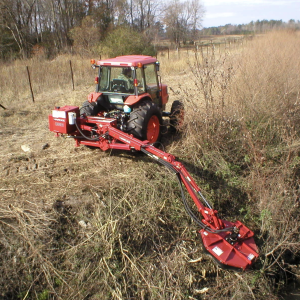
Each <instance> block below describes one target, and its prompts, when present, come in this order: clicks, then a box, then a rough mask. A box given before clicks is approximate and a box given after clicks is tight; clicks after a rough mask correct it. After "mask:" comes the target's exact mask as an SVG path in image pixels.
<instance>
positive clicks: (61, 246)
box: [0, 31, 300, 300]
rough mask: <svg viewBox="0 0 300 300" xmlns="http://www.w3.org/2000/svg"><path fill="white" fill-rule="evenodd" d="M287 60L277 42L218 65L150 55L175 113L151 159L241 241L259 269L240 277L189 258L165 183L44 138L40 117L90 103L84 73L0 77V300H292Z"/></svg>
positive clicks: (294, 249)
mask: <svg viewBox="0 0 300 300" xmlns="http://www.w3.org/2000/svg"><path fill="white" fill-rule="evenodd" d="M299 51H300V36H299V34H297V33H295V32H286V31H282V32H273V33H269V34H267V35H265V36H263V37H259V38H254V39H253V40H252V41H248V42H247V43H243V44H242V45H240V47H237V46H235V47H232V48H231V49H225V48H224V49H223V50H222V51H219V50H218V51H217V50H216V49H215V48H214V47H213V46H208V47H207V48H205V49H202V51H201V49H199V51H198V52H196V53H195V52H192V51H189V52H182V53H180V55H179V54H178V53H176V52H172V53H171V55H170V56H169V58H168V56H167V54H166V53H163V54H162V53H159V54H158V60H159V61H160V63H161V76H162V81H163V82H164V83H166V84H168V86H169V92H170V103H171V102H172V101H174V100H182V101H183V102H184V104H185V109H186V111H185V122H184V127H183V129H182V130H181V132H180V133H179V134H177V135H175V136H174V135H170V134H169V133H165V134H164V135H163V139H162V144H163V145H164V149H165V150H166V151H167V152H170V153H172V154H174V155H175V156H176V157H178V159H179V160H180V161H181V162H183V164H184V165H185V166H186V167H187V169H188V170H189V172H190V173H191V174H192V176H193V177H194V179H195V180H196V182H197V183H198V184H199V186H200V187H202V189H203V193H204V195H205V196H206V198H207V199H209V201H210V202H211V203H212V204H213V206H214V208H215V209H217V210H218V211H219V215H220V216H221V217H222V218H223V219H228V220H232V221H235V220H236V219H238V220H240V221H242V222H243V223H244V224H246V225H247V226H248V227H249V228H251V229H252V230H253V231H254V232H255V240H256V242H257V244H258V246H259V249H260V257H259V259H258V261H257V262H256V264H255V266H254V268H253V269H252V270H249V271H248V272H240V273H238V272H235V271H227V270H223V269H220V268H219V267H218V266H216V265H215V263H214V262H213V261H212V259H211V258H210V256H208V255H207V254H205V253H204V252H203V250H202V246H201V241H200V238H199V236H198V233H197V230H199V228H197V227H196V225H195V224H194V223H193V222H192V221H191V220H190V218H189V217H188V216H187V214H186V212H185V210H184V206H183V204H182V202H181V198H180V189H179V187H178V184H177V181H176V178H175V177H174V175H172V174H171V173H169V172H168V171H167V170H166V169H164V168H163V167H161V166H160V165H158V164H156V163H155V162H153V161H151V160H150V159H149V158H147V157H145V156H143V155H137V154H131V153H125V152H122V151H111V152H101V151H100V150H97V149H96V150H95V149H89V148H87V147H79V148H76V147H74V141H73V140H72V139H63V138H56V137H55V136H54V134H53V133H51V132H49V130H48V119H47V118H48V114H50V113H51V110H52V109H53V108H54V106H63V105H77V106H81V104H82V103H83V102H84V101H85V100H86V97H87V95H88V93H89V92H91V91H93V90H94V84H93V81H94V76H95V74H94V73H93V71H92V70H91V68H90V65H89V59H83V58H81V57H74V56H70V57H69V56H60V57H58V58H56V59H55V60H53V61H45V60H43V57H35V58H33V59H32V60H29V61H15V62H14V63H10V64H9V63H7V64H3V65H2V66H1V67H0V69H1V72H0V79H1V81H0V91H1V96H2V97H1V100H0V104H1V105H2V106H3V107H5V108H6V109H3V108H1V107H0V137H1V139H0V146H1V152H0V162H1V167H0V199H1V201H0V230H1V232H0V270H1V274H2V275H1V276H0V286H1V290H0V299H5V300H8V299H39V300H44V299H63V300H66V299H91V300H100V299H101V300H102V299H145V300H146V299H283V298H285V299H297V297H296V295H297V294H298V295H299V294H300V292H299V289H298V286H299V280H300V278H299V276H300V269H299V264H300V256H299V250H300V241H299V227H300V220H299V189H300V185H299V184H300V180H299V176H300V135H299V129H300V117H299V116H300V115H299V111H300V76H299V74H300V59H299ZM91 58H93V57H91ZM94 58H95V57H94ZM96 58H97V57H96ZM70 62H71V64H70ZM26 66H28V70H29V72H30V80H31V83H32V89H33V93H34V102H33V99H32V97H31V93H30V87H29V82H28V74H27V69H26ZM71 67H72V71H73V75H74V83H75V85H74V90H73V85H72V80H71V79H72V76H71ZM169 107H170V104H169ZM169 107H168V108H169ZM293 297H294V298H293ZM298 299H299V298H298Z"/></svg>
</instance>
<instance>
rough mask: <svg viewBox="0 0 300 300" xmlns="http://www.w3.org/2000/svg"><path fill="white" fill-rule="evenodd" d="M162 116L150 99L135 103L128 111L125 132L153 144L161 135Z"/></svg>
mask: <svg viewBox="0 0 300 300" xmlns="http://www.w3.org/2000/svg"><path fill="white" fill-rule="evenodd" d="M161 126H162V116H161V112H160V110H159V108H158V106H157V105H156V104H155V103H153V102H152V101H150V100H147V101H142V102H141V103H139V104H137V105H136V106H135V107H134V108H133V110H132V112H131V113H130V119H129V120H128V123H127V132H128V133H129V134H133V136H134V137H136V138H138V139H140V140H148V141H149V143H151V144H153V143H156V142H158V141H159V140H160V137H161Z"/></svg>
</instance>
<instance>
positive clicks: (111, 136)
mask: <svg viewBox="0 0 300 300" xmlns="http://www.w3.org/2000/svg"><path fill="white" fill-rule="evenodd" d="M92 63H93V67H94V68H96V67H98V68H99V75H98V77H96V83H97V84H96V92H94V93H91V94H90V95H89V96H88V101H86V102H85V103H84V104H83V106H82V108H81V109H79V107H76V106H63V107H56V108H55V109H54V110H53V111H52V114H51V115H49V128H50V130H51V131H53V132H55V133H56V134H57V135H64V134H67V135H68V136H69V137H72V138H74V139H75V141H76V146H79V145H80V144H83V145H87V146H92V147H98V148H100V149H101V150H103V151H106V150H108V149H120V150H127V151H132V150H134V151H141V152H143V153H145V154H147V155H148V156H149V157H151V158H152V159H154V160H155V161H157V162H158V163H160V164H162V165H164V166H165V167H167V168H168V169H169V170H170V171H171V172H172V173H174V174H175V175H176V176H177V179H178V182H179V186H180V189H181V196H182V202H183V205H184V207H185V209H186V211H187V213H188V215H189V216H190V217H191V218H192V219H193V220H194V221H195V223H196V224H197V225H198V226H199V227H201V229H200V230H199V233H200V236H201V238H202V242H203V245H204V248H205V249H206V250H207V251H208V252H209V253H210V254H211V255H212V256H213V257H214V258H215V260H216V261H217V262H218V263H219V264H221V265H222V266H224V267H227V268H237V269H242V270H245V269H247V268H249V267H251V266H252V265H253V263H254V262H255V260H256V259H257V257H258V249H257V246H256V244H255V241H254V233H253V232H252V231H251V230H250V229H248V228H247V227H246V226H245V225H244V224H242V223H241V222H240V221H235V222H230V221H225V220H221V219H220V218H219V217H218V214H217V211H216V210H214V209H213V208H212V207H211V206H210V204H209V203H208V201H207V200H206V199H205V198H204V196H203V195H202V193H201V189H200V188H199V187H198V185H197V183H196V182H195V181H194V180H193V178H192V177H191V175H190V174H189V173H188V171H187V170H186V168H185V167H184V165H183V164H182V163H180V162H178V161H176V159H175V157H174V156H173V155H171V154H169V153H166V152H164V151H161V150H160V149H158V148H156V147H155V146H154V145H153V144H155V143H156V142H157V141H158V140H159V138H160V134H161V127H162V116H169V117H170V124H171V126H172V128H176V126H177V125H180V123H181V122H182V117H183V111H182V109H183V106H182V104H181V103H180V102H179V101H174V102H173V105H172V108H171V112H170V113H166V112H164V109H165V105H166V103H167V101H168V93H167V86H166V85H163V84H161V83H160V81H159V80H158V75H157V71H158V69H159V64H158V62H157V60H156V59H155V58H153V57H150V56H120V57H116V58H112V59H107V60H100V61H98V62H97V63H96V64H95V61H93V62H92ZM183 187H185V188H186V190H187V192H188V194H189V195H190V197H191V198H192V200H193V201H194V204H195V206H196V207H197V210H198V212H197V213H195V212H194V211H193V209H192V208H191V207H190V205H189V203H188V201H187V199H186V197H185V192H184V190H183Z"/></svg>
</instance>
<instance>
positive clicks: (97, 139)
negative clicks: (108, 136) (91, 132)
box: [75, 119, 99, 141]
mask: <svg viewBox="0 0 300 300" xmlns="http://www.w3.org/2000/svg"><path fill="white" fill-rule="evenodd" d="M75 126H76V128H77V130H78V131H79V133H80V134H81V135H82V136H83V137H84V138H85V139H87V140H89V141H99V137H97V138H91V137H88V136H86V135H85V134H84V133H83V132H82V130H81V129H80V128H79V126H78V124H77V122H76V119H75Z"/></svg>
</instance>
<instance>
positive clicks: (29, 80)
mask: <svg viewBox="0 0 300 300" xmlns="http://www.w3.org/2000/svg"><path fill="white" fill-rule="evenodd" d="M26 70H27V75H28V82H29V87H30V92H31V98H32V102H34V95H33V90H32V85H31V79H30V73H29V68H28V66H26Z"/></svg>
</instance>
